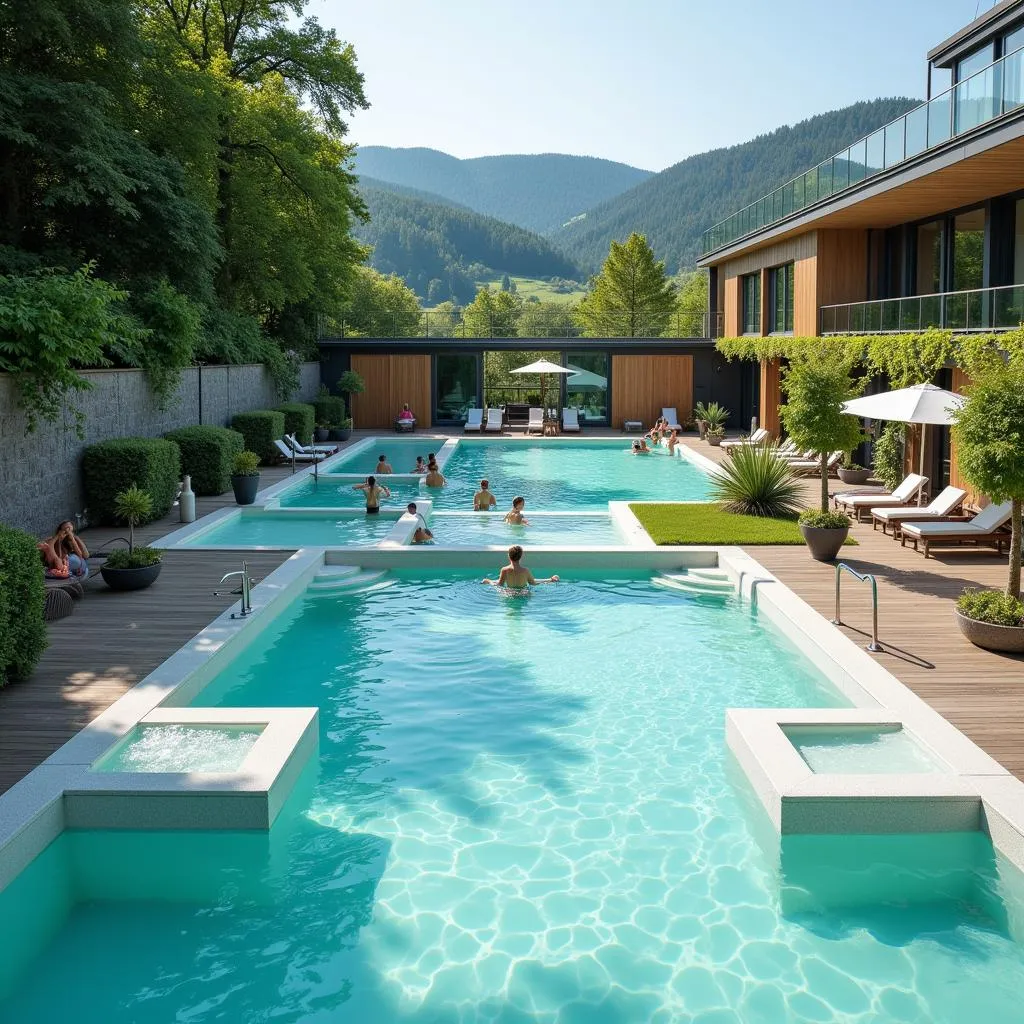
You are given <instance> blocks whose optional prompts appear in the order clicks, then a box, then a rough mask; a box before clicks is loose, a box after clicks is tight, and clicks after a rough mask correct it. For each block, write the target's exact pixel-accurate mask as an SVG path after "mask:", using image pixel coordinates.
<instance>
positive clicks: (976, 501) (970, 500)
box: [949, 366, 987, 508]
mask: <svg viewBox="0 0 1024 1024" xmlns="http://www.w3.org/2000/svg"><path fill="white" fill-rule="evenodd" d="M970 383H971V378H970V377H969V376H968V375H967V374H966V373H965V372H964V371H963V370H961V369H960V367H959V366H954V367H953V386H952V389H951V390H953V391H955V392H956V393H957V394H960V395H962V394H963V393H964V390H965V389H966V388H967V387H968V385H969V384H970ZM949 482H950V484H951V485H952V486H953V487H962V488H963V489H964V490H965V491H966V492H967V497H966V499H965V502H966V504H968V505H970V506H971V507H972V508H979V507H980V506H982V505H985V504H987V501H986V500H985V498H984V496H983V495H982V494H980V493H979V492H978V491H976V490H975V489H974V488H973V487H972V486H971V485H970V484H969V483H967V481H966V480H964V478H963V474H962V473H961V472H960V463H959V462H958V461H957V457H956V441H954V440H953V439H952V437H951V438H950V441H949Z"/></svg>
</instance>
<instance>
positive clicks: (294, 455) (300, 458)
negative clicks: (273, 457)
mask: <svg viewBox="0 0 1024 1024" xmlns="http://www.w3.org/2000/svg"><path fill="white" fill-rule="evenodd" d="M274 446H275V447H276V448H277V450H278V451H279V452H280V453H281V458H282V459H287V460H288V461H289V462H291V461H292V459H294V460H295V461H296V462H319V461H320V460H321V459H326V458H327V456H326V455H325V454H323V453H322V452H310V453H309V454H308V455H303V454H302V453H301V452H295V451H292V450H291V448H289V447H288V445H286V444H285V443H284V441H275V442H274Z"/></svg>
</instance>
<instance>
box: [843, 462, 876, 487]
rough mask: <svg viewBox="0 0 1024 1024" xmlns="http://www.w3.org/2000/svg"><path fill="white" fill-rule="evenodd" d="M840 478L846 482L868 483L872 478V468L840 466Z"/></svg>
mask: <svg viewBox="0 0 1024 1024" xmlns="http://www.w3.org/2000/svg"><path fill="white" fill-rule="evenodd" d="M839 479H840V480H842V481H843V483H844V484H857V485H860V484H866V483H867V482H868V481H869V480H870V479H871V470H870V469H843V467H842V466H840V467H839Z"/></svg>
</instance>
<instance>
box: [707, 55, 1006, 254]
mask: <svg viewBox="0 0 1024 1024" xmlns="http://www.w3.org/2000/svg"><path fill="white" fill-rule="evenodd" d="M1022 104H1024V49H1020V50H1016V51H1015V52H1013V53H1010V54H1007V56H1005V57H1003V58H1002V59H1001V60H997V61H996V62H995V63H994V64H990V65H989V66H988V67H987V68H985V69H983V70H982V71H979V72H978V73H977V74H975V75H972V76H971V77H970V78H965V79H964V80H963V81H962V82H958V83H957V84H956V85H955V86H953V88H952V89H948V90H947V91H946V92H944V93H941V94H939V95H938V96H934V97H932V99H930V100H929V101H928V102H927V103H922V104H921V106H919V107H915V108H914V109H913V110H910V111H908V112H907V113H906V114H904V115H903V116H902V117H899V118H897V119H896V120H895V121H893V122H892V123H891V124H887V125H885V127H883V128H879V129H878V131H876V132H872V134H871V135H869V136H868V137H867V138H864V139H861V140H860V141H859V142H855V143H854V144H853V145H852V146H850V148H849V149H844V150H843V151H842V152H840V153H836V155H835V156H832V157H830V158H829V159H828V160H824V161H823V162H822V163H820V164H818V166H817V167H812V168H811V170H809V171H806V172H805V173H804V174H801V175H798V176H797V177H796V178H793V179H791V180H790V181H787V182H786V184H785V185H783V186H782V187H781V188H777V189H776V190H775V191H774V192H772V194H771V195H768V196H765V197H764V198H763V199H758V201H757V202H756V203H751V204H750V206H746V207H744V208H743V209H742V210H739V211H738V212H737V213H734V214H733V215H732V216H731V217H727V218H726V219H725V220H723V221H720V222H719V223H718V224H716V225H715V226H714V227H711V228H708V230H707V231H705V232H704V235H703V240H702V246H701V252H702V253H703V254H705V255H706V254H707V253H710V252H714V251H715V250H716V249H720V248H721V247H722V246H724V245H729V244H730V243H732V242H736V241H738V240H739V239H741V238H744V237H745V236H747V235H750V234H753V233H754V232H755V231H760V230H761V229H762V228H766V227H768V226H770V225H772V224H775V223H777V222H778V221H780V220H782V219H783V218H785V217H788V216H789V215H790V214H792V213H798V212H799V211H800V210H805V209H807V208H808V207H810V206H813V205H814V204H815V203H818V202H820V201H821V200H823V199H828V198H829V197H830V196H834V195H836V194H837V193H839V192H842V191H844V190H845V189H848V188H850V187H851V186H852V185H856V184H857V183H858V182H861V181H864V180H866V179H868V178H871V177H874V176H875V175H876V174H879V173H881V172H882V171H884V170H888V169H889V168H890V167H895V166H896V165H897V164H901V163H903V162H904V161H905V160H910V159H911V158H912V157H915V156H918V155H919V154H920V153H923V152H925V151H926V150H929V149H932V148H933V147H934V146H939V145H941V144H942V143H943V142H947V141H949V139H951V138H953V137H955V136H957V135H962V134H963V133H964V132H969V131H971V129H973V128H977V127H979V126H980V125H983V124H985V123H986V122H988V121H991V120H993V119H995V118H997V117H1000V116H1002V115H1003V114H1006V113H1009V112H1010V111H1011V110H1015V109H1016V108H1017V107H1019V106H1021V105H1022Z"/></svg>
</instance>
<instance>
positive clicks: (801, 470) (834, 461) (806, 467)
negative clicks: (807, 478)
mask: <svg viewBox="0 0 1024 1024" xmlns="http://www.w3.org/2000/svg"><path fill="white" fill-rule="evenodd" d="M842 457H843V453H842V452H832V454H831V455H829V457H828V461H827V462H826V463H825V470H826V472H831V471H832V470H833V469H835V468H836V466H838V465H839V460H840V459H841V458H842ZM789 468H790V469H791V470H793V472H794V473H797V474H798V475H800V476H804V475H805V474H806V475H811V476H813V475H814V474H815V473H820V472H821V459H820V458H814V459H793V460H792V461H790V463H789Z"/></svg>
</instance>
